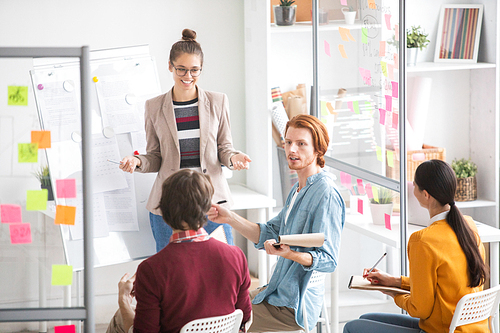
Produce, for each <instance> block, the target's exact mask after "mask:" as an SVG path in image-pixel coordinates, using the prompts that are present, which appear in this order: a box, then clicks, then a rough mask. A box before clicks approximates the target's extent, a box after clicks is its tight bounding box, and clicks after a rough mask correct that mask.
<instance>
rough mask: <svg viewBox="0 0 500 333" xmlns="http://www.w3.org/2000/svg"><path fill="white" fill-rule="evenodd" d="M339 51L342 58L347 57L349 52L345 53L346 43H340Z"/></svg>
mask: <svg viewBox="0 0 500 333" xmlns="http://www.w3.org/2000/svg"><path fill="white" fill-rule="evenodd" d="M339 51H340V55H341V56H342V58H344V59H347V54H346V53H345V49H344V45H342V44H339Z"/></svg>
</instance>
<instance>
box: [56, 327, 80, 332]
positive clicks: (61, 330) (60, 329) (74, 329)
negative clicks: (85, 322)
mask: <svg viewBox="0 0 500 333" xmlns="http://www.w3.org/2000/svg"><path fill="white" fill-rule="evenodd" d="M75 332H76V328H75V325H64V326H54V333H75Z"/></svg>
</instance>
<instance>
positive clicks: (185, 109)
mask: <svg viewBox="0 0 500 333" xmlns="http://www.w3.org/2000/svg"><path fill="white" fill-rule="evenodd" d="M173 103H174V113H175V121H176V123H177V136H178V137H179V149H180V152H181V165H180V168H181V169H183V168H199V167H200V166H201V164H200V117H199V115H198V98H195V99H193V100H190V101H186V102H176V101H173Z"/></svg>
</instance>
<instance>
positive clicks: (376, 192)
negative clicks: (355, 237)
mask: <svg viewBox="0 0 500 333" xmlns="http://www.w3.org/2000/svg"><path fill="white" fill-rule="evenodd" d="M372 193H373V200H375V201H376V202H378V187H376V186H373V187H372Z"/></svg>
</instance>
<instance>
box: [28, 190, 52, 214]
mask: <svg viewBox="0 0 500 333" xmlns="http://www.w3.org/2000/svg"><path fill="white" fill-rule="evenodd" d="M48 198H49V191H47V189H42V190H28V191H27V192H26V210H46V209H47V199H48Z"/></svg>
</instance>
